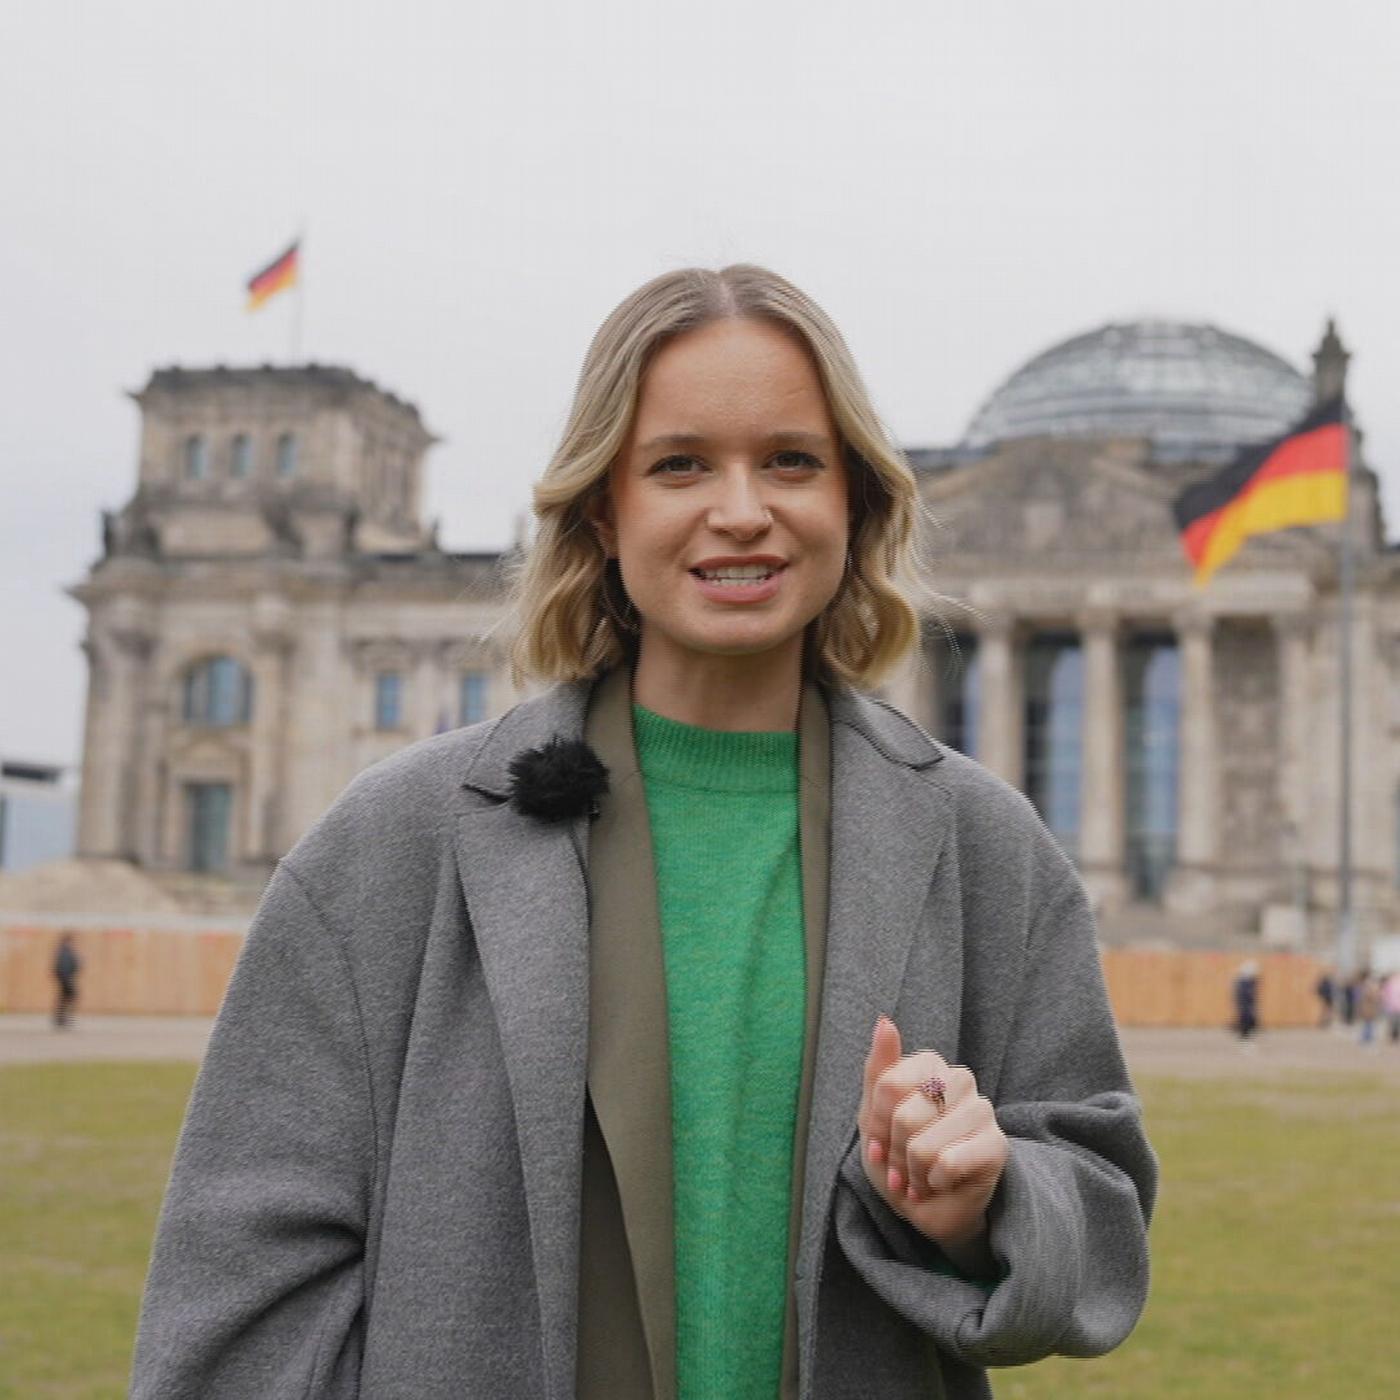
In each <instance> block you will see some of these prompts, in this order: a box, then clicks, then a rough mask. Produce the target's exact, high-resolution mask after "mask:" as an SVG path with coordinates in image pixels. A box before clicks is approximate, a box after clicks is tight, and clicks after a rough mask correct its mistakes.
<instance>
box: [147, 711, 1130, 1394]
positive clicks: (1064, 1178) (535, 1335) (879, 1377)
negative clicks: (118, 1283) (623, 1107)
mask: <svg viewBox="0 0 1400 1400" xmlns="http://www.w3.org/2000/svg"><path fill="white" fill-rule="evenodd" d="M589 697H590V687H588V686H586V685H576V686H565V687H560V688H558V689H556V690H553V691H550V692H548V693H546V694H545V695H543V696H541V697H539V698H537V699H534V700H531V701H527V702H526V703H524V704H522V705H520V706H517V707H516V708H515V709H514V710H512V711H511V712H510V713H509V714H507V715H505V716H503V717H502V718H500V719H498V720H495V721H489V722H487V723H485V724H481V725H477V726H474V727H472V728H470V729H465V730H458V731H455V732H453V733H450V734H445V735H442V736H439V737H438V738H435V739H431V740H428V741H426V742H424V743H421V744H418V745H415V746H413V747H412V748H410V749H407V750H405V751H404V752H402V753H400V754H398V755H396V756H394V757H393V758H390V759H388V760H386V761H385V762H383V763H380V764H378V765H376V766H375V767H374V768H372V769H370V770H368V771H367V772H366V773H364V774H362V775H361V776H360V777H359V778H358V779H357V780H356V781H355V782H354V783H353V784H352V785H351V786H350V788H349V789H348V790H347V792H346V793H345V795H344V796H343V797H342V798H341V799H340V800H339V801H338V802H337V803H336V804H335V805H334V807H332V809H331V810H330V812H328V813H327V815H326V816H325V817H324V818H322V820H321V821H320V822H319V823H318V824H317V825H316V826H315V828H313V830H312V831H311V832H309V833H308V834H307V836H306V837H304V838H303V840H302V841H301V842H300V843H299V844H298V845H297V847H296V848H295V849H294V850H293V851H292V852H291V854H290V855H288V856H287V857H286V859H284V860H283V861H282V862H281V864H280V866H279V867H278V870H277V872H276V874H275V875H274V877H273V879H272V881H271V883H270V885H269V887H268V890H267V892H266V894H265V896H264V899H263V902H262V905H261V907H260V909H259V912H258V915H257V918H256V919H255V921H254V924H253V927H252V929H251V931H250V934H249V937H248V940H247V943H246V946H245V948H244V951H243V954H242V956H241V958H240V960H239V965H238V968H237V970H236V972H235V975H234V978H233V980H232V982H231V984H230V987H229V991H228V994H227V997H226V1000H225V1004H224V1008H223V1010H222V1012H221V1013H220V1016H219V1021H218V1024H217V1025H216V1027H215V1031H214V1035H213V1037H212V1039H211V1042H210V1046H209V1051H208V1054H207V1056H206V1059H205V1062H204V1065H203V1068H202V1069H201V1072H200V1075H199V1079H198V1082H197V1084H196V1086H195V1091H194V1095H193V1098H192V1100H191V1103H190V1108H189V1112H188V1115H187V1118H186V1122H185V1126H184V1129H183V1131H182V1133H181V1137H180V1143H179V1147H178V1150H177V1153H176V1158H175V1163H174V1167H173V1170H172V1175H171V1181H170V1187H169V1190H168V1192H167V1195H166V1201H165V1206H164V1209H163V1211H162V1215H161V1221H160V1227H159V1230H158V1233H157V1238H156V1244H155V1250H154V1254H153V1258H152V1263H151V1271H150V1276H149V1279H148V1282H147V1289H146V1296H145V1300H144V1304H143V1308H142V1317H141V1327H140V1332H139V1336H138V1341H137V1349H136V1357H135V1363H134V1372H133V1381H132V1390H131V1394H132V1396H133V1397H136V1400H158V1398H159V1400H175V1398H176V1397H181V1400H186V1398H187V1400H194V1398H195V1397H199V1398H200V1400H234V1397H237V1400H249V1398H250V1397H257V1398H258V1400H292V1398H293V1397H295V1400H323V1398H324V1400H348V1398H349V1397H362V1400H400V1398H402V1400H448V1397H453V1400H456V1397H476V1396H481V1397H493V1398H494V1397H528V1400H534V1397H541V1400H544V1398H545V1397H547V1400H566V1398H567V1397H570V1396H572V1395H574V1393H575V1384H576V1367H577V1364H578V1355H577V1353H578V1344H579V1315H580V1299H581V1297H583V1298H585V1299H587V1298H589V1297H590V1296H592V1294H591V1289H592V1281H591V1280H589V1279H584V1280H582V1281H581V1280H580V1277H579V1262H580V1233H581V1221H580V1215H581V1205H580V1202H581V1198H582V1186H583V1183H582V1176H583V1157H584V1152H583V1136H584V1121H585V1104H586V1101H587V1100H588V1099H589V1097H590V1096H589V1094H588V1090H587V1084H588V1082H589V1075H590V1066H589V1040H590V1034H589V1004H588V1003H589V986H590V981H589V930H590V882H589V874H590V862H589V853H588V843H589V837H590V826H589V822H588V821H587V819H586V818H580V819H578V820H576V821H567V822H558V823H549V822H544V821H541V820H539V819H536V818H531V817H527V816H524V815H522V814H521V813H519V812H518V811H517V810H516V809H515V808H514V807H512V806H511V805H510V804H509V803H508V801H507V800H506V799H507V796H508V791H509V784H510V779H509V774H508V764H509V762H510V760H511V759H512V758H513V757H514V756H515V755H517V754H518V753H520V752H521V751H522V750H524V749H527V748H532V747H535V746H537V745H539V744H541V743H543V742H545V741H546V740H548V739H550V738H552V737H554V736H556V735H563V736H571V737H577V736H579V735H581V734H582V733H583V732H584V725H585V717H586V714H587V710H588V704H589ZM827 701H828V707H829V761H830V829H829V833H828V834H829V871H830V879H829V886H828V889H827V901H828V912H827V921H826V929H825V935H826V937H825V949H824V972H823V974H822V976H821V984H820V985H821V995H820V1005H819V1007H816V1008H813V1012H814V1014H813V1016H812V1017H811V1020H810V1022H809V1024H810V1025H811V1026H812V1028H813V1031H814V1044H813V1045H811V1046H810V1052H809V1065H808V1079H809V1087H810V1106H809V1111H808V1112H806V1113H805V1114H804V1120H805V1123H806V1134H805V1142H804V1143H803V1144H801V1146H802V1147H803V1148H805V1152H803V1153H801V1154H799V1155H800V1157H801V1159H802V1161H803V1167H802V1174H801V1182H800V1199H799V1200H798V1201H797V1202H796V1203H795V1208H794V1220H795V1222H796V1226H797V1228H796V1230H795V1232H794V1233H795V1239H794V1251H793V1255H794V1257H793V1268H792V1280H791V1287H792V1299H791V1301H792V1305H793V1306H792V1310H791V1311H792V1316H793V1318H794V1319H795V1322H794V1324H793V1326H794V1330H795V1339H794V1341H795V1346H794V1347H793V1348H790V1350H795V1353H796V1356H795V1362H796V1373H797V1375H796V1389H797V1391H798V1393H799V1394H800V1396H801V1397H802V1400H840V1397H862V1396H879V1397H881V1400H900V1397H906V1396H908V1397H914V1396H922V1397H935V1396H947V1397H955V1398H956V1400H964V1398H966V1400H972V1397H983V1396H987V1395H989V1394H990V1393H991V1392H990V1387H989V1385H988V1382H987V1377H986V1370H985V1368H987V1367H989V1366H1000V1365H1015V1364H1019V1363H1024V1362H1029V1361H1034V1360H1036V1359H1038V1358H1040V1357H1042V1356H1045V1355H1047V1354H1049V1353H1051V1352H1062V1353H1067V1354H1070V1355H1079V1356H1090V1355H1095V1354H1097V1353H1100V1352H1103V1351H1106V1350H1108V1349H1109V1348H1111V1347H1113V1346H1115V1345H1116V1344H1117V1343H1118V1342H1120V1341H1121V1340H1122V1339H1123V1338H1124V1337H1125V1336H1126V1335H1127V1333H1128V1332H1129V1331H1130V1330H1131V1328H1132V1326H1133V1324H1134V1323H1135V1321H1136V1319H1137V1317H1138V1315H1139V1313H1140V1311H1141V1309H1142V1306H1143V1302H1144V1299H1145V1297H1146V1292H1147V1222H1148V1218H1149V1215H1150V1211H1151V1205H1152V1199H1153V1194H1154V1190H1155V1184H1156V1164H1155V1160H1154V1158H1153V1155H1152V1152H1151V1149H1150V1148H1149V1146H1148V1144H1147V1141H1146V1139H1145V1137H1144V1135H1143V1131H1142V1126H1141V1120H1140V1114H1139V1109H1138V1105H1137V1101H1136V1099H1135V1098H1134V1096H1133V1094H1132V1092H1131V1086H1130V1084H1129V1082H1128V1077H1127V1073H1126V1071H1125V1068H1124V1064H1123V1059H1122V1056H1121V1053H1120V1050H1119V1046H1118V1041H1117V1037H1116V1035H1115V1032H1114V1028H1113V1023H1112V1020H1111V1017H1110V1014H1109V1009H1108V1004H1107V999H1106V996H1105V993H1104V987H1103V981H1102V976H1101V973H1100V970H1099V964H1098V958H1097V952H1096V948H1095V941H1094V931H1093V924H1092V919H1091V916H1090V913H1089V910H1088V907H1087V904H1086V901H1085V896H1084V891H1083V888H1082V886H1081V884H1080V882H1079V879H1078V876H1077V875H1076V873H1075V871H1074V868H1073V866H1072V865H1071V864H1070V862H1069V861H1068V860H1067V859H1066V858H1065V856H1064V855H1063V854H1062V852H1061V851H1060V849H1059V847H1058V845H1057V844H1056V843H1055V841H1054V840H1053V838H1051V837H1050V835H1049V834H1048V833H1047V832H1046V830H1045V828H1044V827H1043V826H1042V824H1041V823H1040V821H1039V820H1038V818H1037V817H1036V816H1035V814H1034V812H1033V811H1032V809H1031V808H1030V806H1029V805H1028V804H1027V803H1026V801H1025V800H1024V798H1022V797H1021V796H1020V795H1019V794H1018V793H1016V792H1015V791H1014V790H1013V789H1012V788H1010V787H1008V786H1007V785H1006V784H1004V783H1002V782H1000V781H999V780H997V779H995V778H993V777H991V776H990V775H989V774H987V773H986V772H985V771H984V770H983V769H981V768H979V767H978V766H977V765H976V764H974V763H972V762H971V761H969V760H968V759H966V758H963V757H962V756H960V755H958V754H956V753H954V752H952V751H951V750H947V749H943V748H941V747H940V746H938V745H936V744H935V743H934V742H933V741H932V740H930V739H929V738H928V737H927V736H926V735H925V734H924V733H923V732H922V731H921V730H919V729H918V728H917V727H916V726H915V725H913V724H912V723H911V722H910V721H908V720H907V719H905V718H904V717H903V716H902V715H900V714H899V713H898V712H896V711H894V710H892V709H890V708H889V707H888V706H885V705H882V704H881V703H879V702H877V701H873V700H871V699H868V698H865V697H863V696H860V695H858V694H856V693H854V692H852V691H849V690H846V689H835V690H833V691H831V692H830V693H829V695H828V696H827ZM806 781H807V774H806V770H805V768H804V784H805V783H806ZM807 798H808V794H807V793H806V792H805V791H804V798H803V801H804V819H805V813H806V811H807V810H808V808H807ZM606 820H607V814H606V813H605V814H604V821H603V822H600V823H599V825H600V827H601V826H603V825H604V824H605V822H606ZM804 845H805V842H804ZM881 1012H885V1013H887V1014H890V1015H892V1016H893V1017H894V1019H895V1020H896V1022H897V1024H898V1025H899V1027H900V1029H901V1031H902V1032H903V1036H904V1043H905V1045H906V1047H907V1048H909V1049H912V1048H915V1047H931V1048H934V1049H936V1050H938V1051H939V1052H940V1053H942V1054H943V1055H944V1056H945V1057H946V1058H947V1059H949V1060H950V1061H952V1062H957V1063H962V1064H966V1065H967V1066H968V1067H969V1068H970V1069H971V1070H972V1071H973V1073H974V1074H975V1075H976V1077H977V1082H978V1085H979V1088H980V1090H981V1092H982V1093H983V1094H985V1095H986V1096H987V1097H988V1098H989V1099H991V1101H992V1102H993V1104H994V1105H995V1106H996V1111H997V1117H998V1121H999V1122H1000V1124H1001V1127H1002V1129H1003V1130H1004V1132H1005V1133H1006V1134H1007V1136H1008V1139H1009V1141H1010V1157H1009V1160H1008V1162H1007V1166H1006V1171H1005V1174H1004V1176H1003V1178H1002V1181H1001V1184H1000V1185H999V1187H998V1189H997V1192H996V1194H995V1196H994V1197H993V1200H992V1205H991V1210H990V1240H991V1247H992V1251H993V1253H994V1255H995V1256H996V1258H997V1260H998V1263H999V1265H1000V1270H1001V1277H1000V1279H999V1281H998V1282H997V1283H996V1284H995V1285H994V1286H993V1285H981V1284H978V1283H976V1282H973V1281H969V1280H966V1279H963V1278H961V1277H959V1276H958V1275H957V1274H956V1272H955V1271H954V1270H952V1269H951V1268H950V1267H949V1265H948V1263H947V1261H946V1259H944V1257H943V1256H942V1254H941V1252H940V1251H939V1250H938V1249H937V1248H936V1246H934V1245H933V1244H932V1243H931V1242H929V1241H928V1240H926V1239H925V1238H924V1237H923V1236H921V1235H919V1234H918V1233H917V1231H915V1230H913V1229H912V1228H911V1227H910V1226H908V1225H907V1224H906V1223H905V1222H903V1221H902V1220H900V1219H899V1218H898V1217H897V1216H895V1215H894V1214H893V1213H892V1212H891V1211H890V1210H888V1208H887V1207H886V1206H885V1205H884V1203H883V1202H882V1201H881V1199H880V1198H879V1196H878V1195H877V1194H876V1193H875V1192H874V1191H873V1190H872V1189H871V1188H870V1186H869V1184H868V1183H867V1181H866V1179H865V1173H864V1170H863V1168H862V1166H861V1162H860V1156H859V1144H858V1140H857V1132H856V1110H857V1107H858V1105H859V1101H860V1093H861V1072H862V1067H863V1063H864V1058H865V1054H866V1051H867V1048H868V1046H869V1042H870V1034H871V1030H872V1027H873V1025H874V1022H875V1019H876V1017H877V1015H879V1014H880V1013H881ZM595 1036H596V1028H595ZM591 1121H592V1120H591V1116H590V1122H591ZM659 1130H660V1131H661V1132H663V1133H669V1124H663V1125H660V1128H659ZM619 1179H622V1178H621V1177H620V1178H619ZM653 1184H654V1183H653ZM653 1194H655V1193H653ZM624 1204H625V1202H624ZM634 1247H635V1246H634ZM623 1252H624V1254H625V1251H623Z"/></svg>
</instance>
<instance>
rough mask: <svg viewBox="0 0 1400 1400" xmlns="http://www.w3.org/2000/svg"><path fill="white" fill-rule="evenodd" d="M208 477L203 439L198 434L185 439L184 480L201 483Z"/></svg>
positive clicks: (207, 463)
mask: <svg viewBox="0 0 1400 1400" xmlns="http://www.w3.org/2000/svg"><path fill="white" fill-rule="evenodd" d="M208 475H209V454H208V452H207V451H206V449H205V446H204V439H203V438H202V437H200V435H199V434H198V433H194V434H192V435H191V436H190V437H187V438H186V439H185V478H186V480H188V481H203V480H204V478H205V477H206V476H208Z"/></svg>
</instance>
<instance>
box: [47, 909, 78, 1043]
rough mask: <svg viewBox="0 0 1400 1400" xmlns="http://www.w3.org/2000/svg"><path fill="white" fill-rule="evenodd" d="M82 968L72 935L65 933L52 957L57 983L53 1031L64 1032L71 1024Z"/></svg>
mask: <svg viewBox="0 0 1400 1400" xmlns="http://www.w3.org/2000/svg"><path fill="white" fill-rule="evenodd" d="M82 966H83V960H82V959H81V958H80V957H79V956H78V950H77V949H76V948H75V947H74V946H73V935H72V934H71V933H65V934H64V935H63V937H62V938H60V939H59V940H58V950H57V951H56V952H55V953H54V955H53V976H54V981H55V982H57V983H58V998H57V1000H56V1001H55V1002H54V1008H53V1024H54V1029H55V1030H60V1031H61V1030H66V1029H67V1028H68V1027H69V1026H70V1025H72V1023H73V1007H74V1006H75V1005H76V1004H77V1000H78V973H79V971H81V969H82Z"/></svg>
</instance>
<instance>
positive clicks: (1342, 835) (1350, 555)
mask: <svg viewBox="0 0 1400 1400" xmlns="http://www.w3.org/2000/svg"><path fill="white" fill-rule="evenodd" d="M1342 452H1343V459H1342V476H1343V480H1344V481H1345V482H1346V511H1345V513H1344V515H1343V516H1342V541H1341V551H1342V552H1341V590H1340V592H1341V600H1340V626H1341V629H1342V630H1341V636H1340V637H1339V639H1338V644H1339V655H1338V660H1339V663H1340V666H1341V694H1340V697H1339V704H1340V706H1341V725H1340V730H1341V733H1340V741H1341V742H1340V755H1339V761H1340V763H1341V782H1340V783H1339V784H1338V788H1339V790H1340V793H1341V811H1340V813H1339V818H1340V820H1339V822H1338V850H1337V980H1338V982H1339V983H1345V982H1346V981H1347V979H1349V978H1350V977H1351V975H1352V973H1353V971H1355V961H1356V915H1355V911H1354V909H1353V907H1352V888H1351V884H1352V882H1351V614H1352V595H1353V593H1354V592H1355V589H1356V578H1355V574H1356V561H1355V557H1354V548H1353V543H1352V500H1353V495H1352V480H1351V476H1352V460H1351V459H1352V451H1351V422H1350V419H1349V415H1348V413H1347V404H1346V400H1345V398H1344V399H1343V400H1342ZM1339 991H1340V987H1339Z"/></svg>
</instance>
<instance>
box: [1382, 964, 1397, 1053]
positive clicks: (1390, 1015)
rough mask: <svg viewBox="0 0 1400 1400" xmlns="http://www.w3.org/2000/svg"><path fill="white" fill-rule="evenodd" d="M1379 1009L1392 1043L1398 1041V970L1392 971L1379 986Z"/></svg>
mask: <svg viewBox="0 0 1400 1400" xmlns="http://www.w3.org/2000/svg"><path fill="white" fill-rule="evenodd" d="M1381 1011H1382V1012H1383V1013H1384V1015H1385V1023H1386V1026H1387V1028H1388V1029H1389V1032H1390V1043H1391V1044H1392V1045H1394V1044H1396V1042H1398V1041H1400V971H1396V972H1392V973H1391V974H1390V976H1389V977H1387V978H1386V979H1385V985H1384V986H1382V987H1381Z"/></svg>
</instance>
